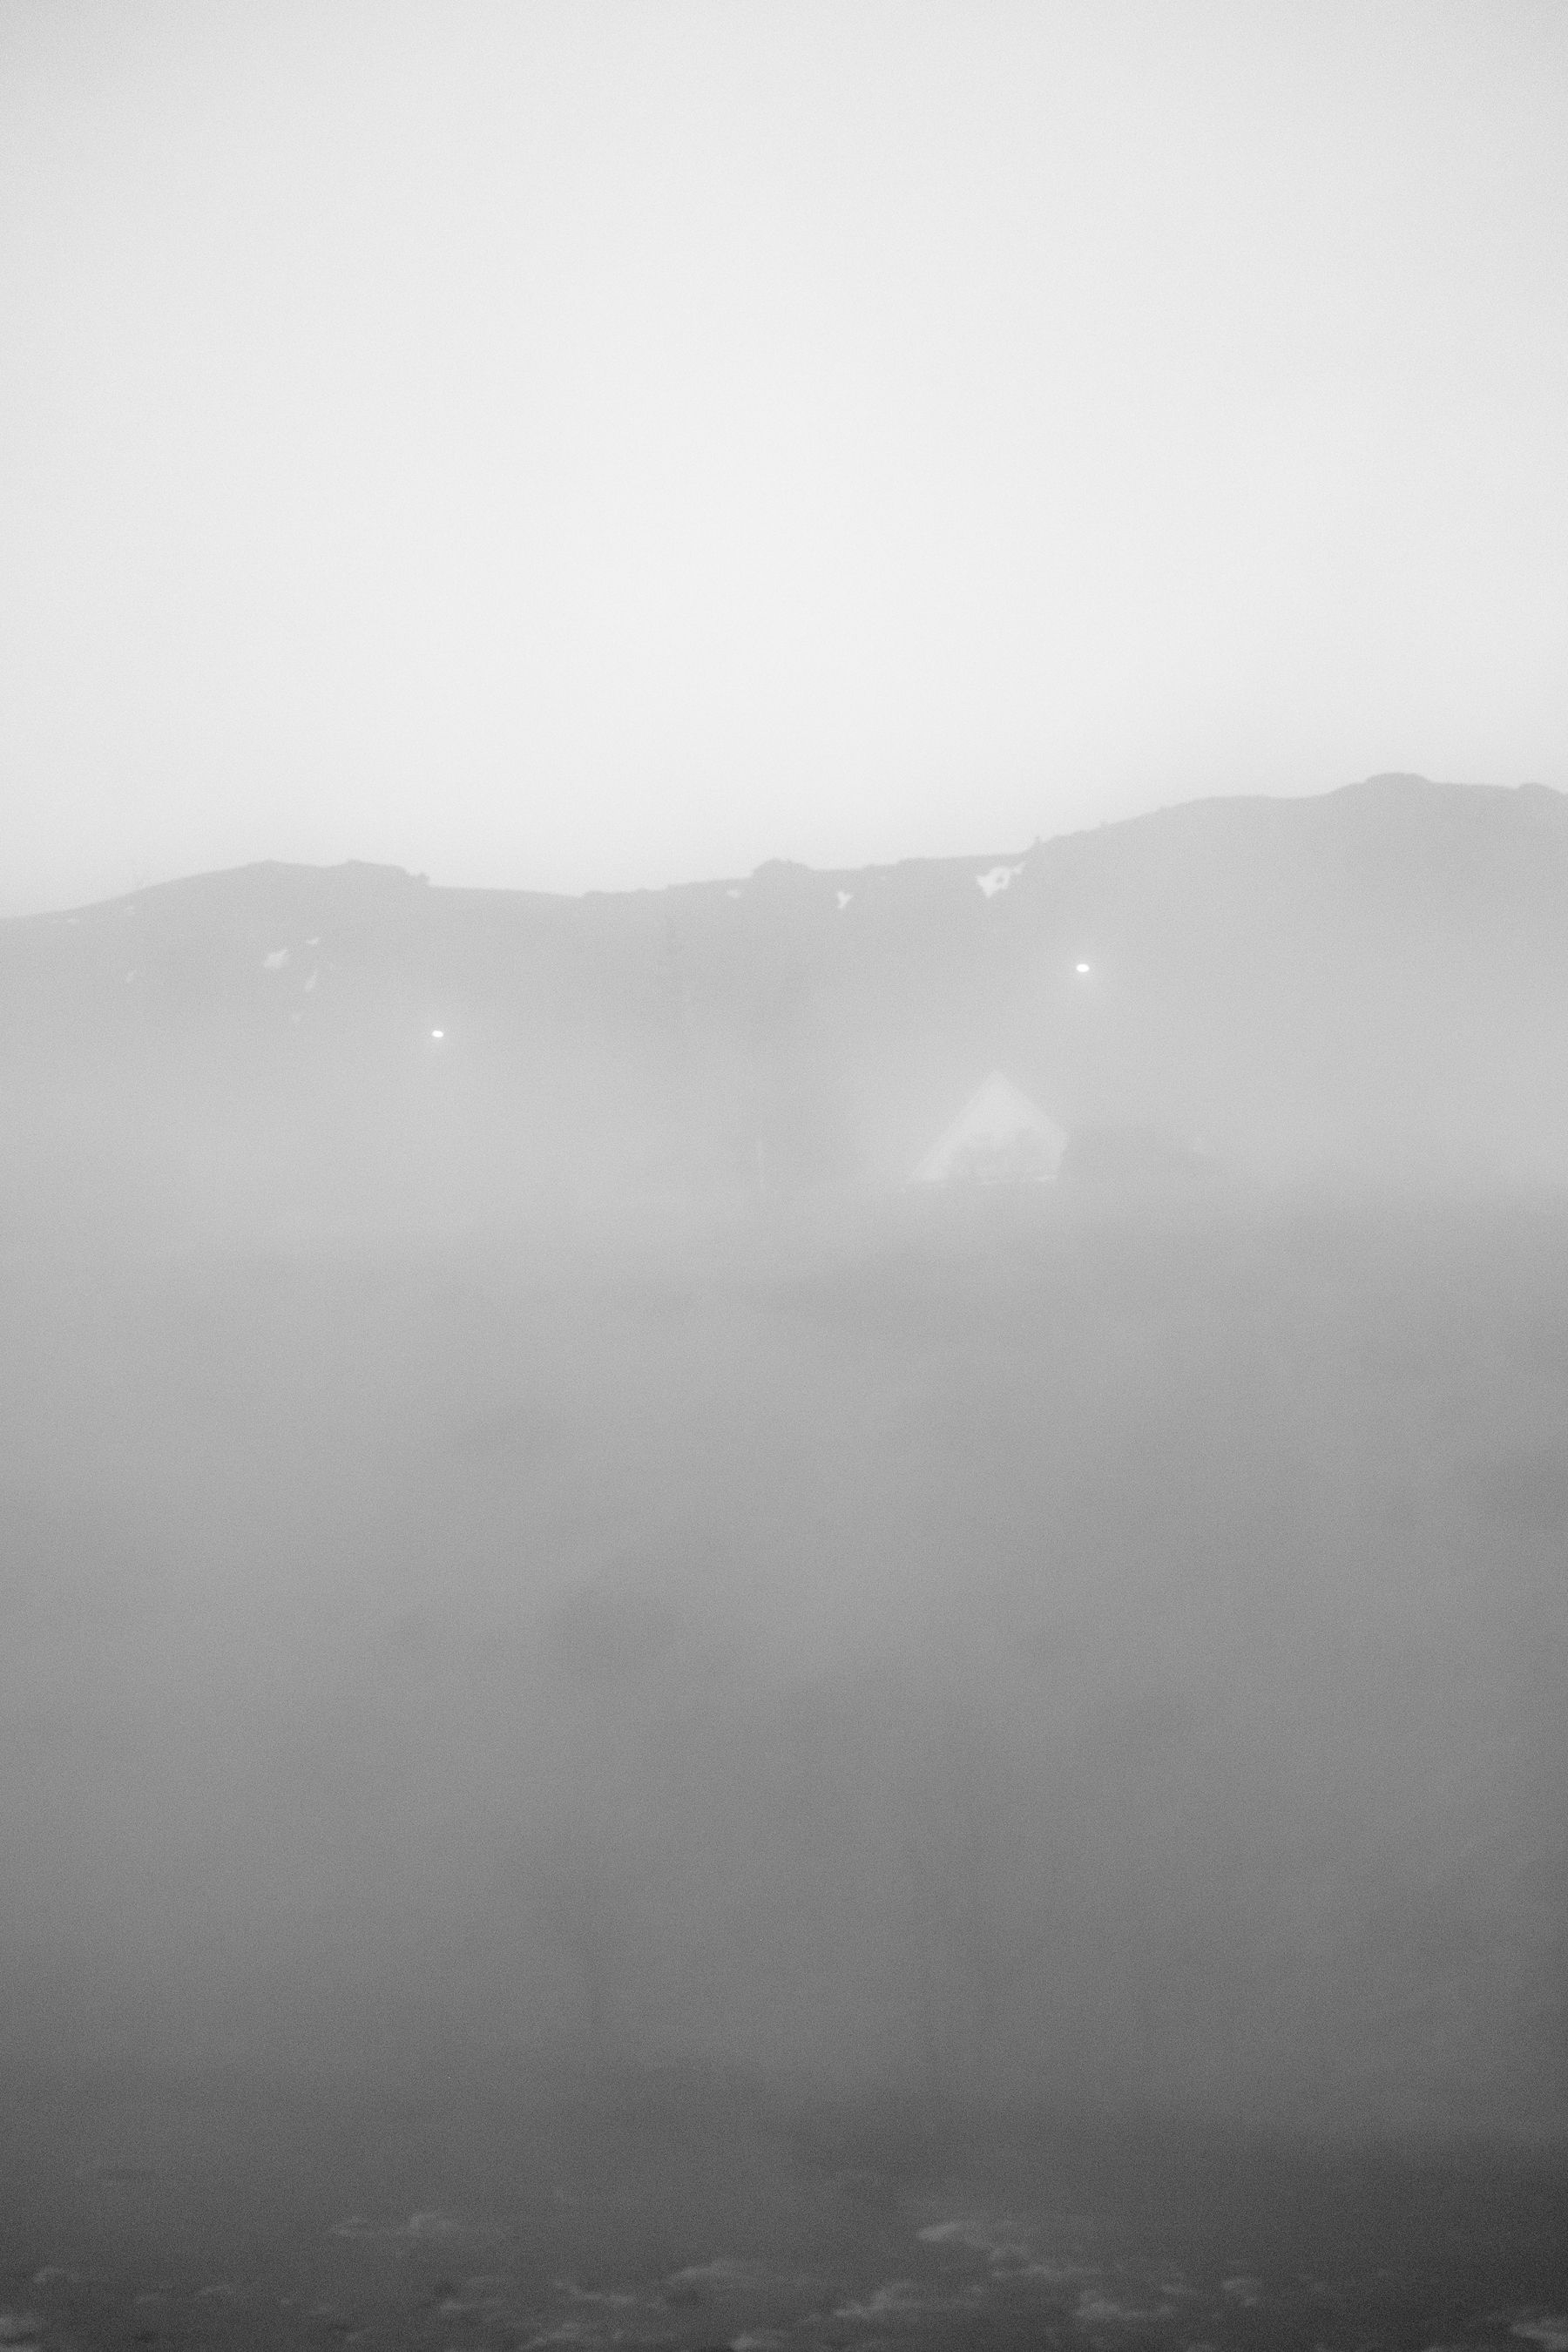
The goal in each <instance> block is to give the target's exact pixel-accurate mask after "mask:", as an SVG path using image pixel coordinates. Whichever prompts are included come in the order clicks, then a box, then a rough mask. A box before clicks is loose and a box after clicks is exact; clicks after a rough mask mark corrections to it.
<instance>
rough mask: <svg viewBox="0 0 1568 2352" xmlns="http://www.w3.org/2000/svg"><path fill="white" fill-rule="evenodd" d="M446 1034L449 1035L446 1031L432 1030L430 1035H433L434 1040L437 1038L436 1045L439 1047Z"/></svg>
mask: <svg viewBox="0 0 1568 2352" xmlns="http://www.w3.org/2000/svg"><path fill="white" fill-rule="evenodd" d="M430 1034H431V1035H432V1037H434V1038H435V1040H436V1043H437V1045H439V1044H440V1042H441V1040H442V1038H443V1037H444V1036H445V1035H446V1034H447V1032H446V1031H445V1030H444V1029H432V1030H431V1032H430Z"/></svg>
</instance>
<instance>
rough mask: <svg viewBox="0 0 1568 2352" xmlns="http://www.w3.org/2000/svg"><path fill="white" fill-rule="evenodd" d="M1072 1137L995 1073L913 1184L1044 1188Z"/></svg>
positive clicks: (939, 1142) (940, 1140)
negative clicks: (1012, 1185) (1040, 1185)
mask: <svg viewBox="0 0 1568 2352" xmlns="http://www.w3.org/2000/svg"><path fill="white" fill-rule="evenodd" d="M1067 1140H1068V1139H1067V1136H1066V1134H1065V1132H1064V1131H1063V1129H1061V1128H1059V1127H1058V1125H1057V1123H1056V1121H1055V1120H1054V1119H1051V1118H1047V1117H1046V1114H1045V1112H1044V1111H1043V1110H1041V1109H1040V1108H1038V1106H1037V1104H1035V1103H1032V1102H1031V1101H1030V1100H1029V1097H1028V1096H1027V1095H1026V1094H1025V1093H1024V1091H1023V1089H1022V1088H1021V1087H1016V1086H1015V1085H1014V1084H1013V1081H1012V1079H1011V1078H1009V1077H1006V1076H1004V1075H1003V1073H1002V1072H1001V1071H1000V1070H993V1072H992V1073H991V1076H989V1077H988V1078H987V1079H986V1081H985V1083H984V1086H983V1087H981V1088H980V1089H979V1091H978V1092H977V1093H976V1094H974V1095H973V1096H972V1097H970V1099H969V1101H968V1102H967V1103H966V1104H965V1106H964V1108H963V1110H962V1111H960V1113H959V1115H958V1117H957V1118H955V1119H954V1120H953V1122H952V1126H951V1127H950V1128H949V1129H948V1130H947V1132H946V1133H945V1135H942V1136H941V1137H939V1138H938V1139H937V1141H936V1142H935V1143H934V1144H933V1145H932V1146H931V1150H929V1151H928V1152H927V1153H926V1156H925V1158H924V1159H923V1160H921V1163H920V1166H919V1167H918V1168H917V1169H916V1170H915V1171H914V1173H913V1175H912V1176H911V1177H910V1183H911V1184H1042V1183H1048V1182H1049V1181H1050V1180H1051V1179H1052V1178H1053V1177H1054V1176H1055V1175H1056V1172H1057V1171H1058V1168H1059V1167H1060V1166H1061V1159H1062V1153H1063V1152H1064V1151H1065V1150H1066V1149H1067Z"/></svg>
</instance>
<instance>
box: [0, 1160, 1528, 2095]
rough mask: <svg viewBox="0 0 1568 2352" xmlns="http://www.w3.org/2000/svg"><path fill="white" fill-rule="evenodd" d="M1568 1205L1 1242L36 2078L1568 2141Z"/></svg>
mask: <svg viewBox="0 0 1568 2352" xmlns="http://www.w3.org/2000/svg"><path fill="white" fill-rule="evenodd" d="M1563 1236H1564V1223H1563V1213H1562V1212H1561V1210H1560V1209H1558V1208H1556V1207H1554V1206H1551V1205H1542V1204H1541V1203H1539V1202H1537V1203H1535V1204H1531V1203H1528V1202H1517V1201H1516V1202H1514V1203H1513V1204H1512V1205H1511V1206H1504V1205H1496V1204H1494V1205H1490V1206H1488V1205H1478V1204H1475V1203H1473V1202H1472V1203H1469V1204H1468V1205H1455V1204H1451V1203H1450V1204H1447V1205H1439V1206H1436V1207H1435V1206H1434V1205H1433V1204H1431V1203H1430V1202H1428V1203H1426V1204H1420V1203H1416V1204H1407V1203H1402V1202H1389V1201H1386V1200H1385V1201H1384V1202H1381V1203H1378V1204H1375V1205H1374V1204H1369V1203H1367V1202H1355V1201H1353V1200H1344V1199H1337V1200H1336V1199H1330V1198H1327V1197H1322V1196H1319V1197H1314V1198H1305V1197H1297V1198H1294V1199H1290V1200H1287V1201H1283V1202H1282V1201H1280V1200H1278V1199H1275V1200H1270V1201H1260V1200H1257V1199H1249V1200H1248V1201H1247V1202H1245V1203H1237V1202H1230V1203H1229V1204H1228V1205H1227V1207H1226V1209H1225V1210H1224V1211H1216V1209H1215V1207H1214V1205H1213V1204H1212V1203H1207V1202H1205V1203H1204V1204H1202V1205H1201V1206H1199V1207H1198V1208H1196V1209H1194V1207H1193V1205H1192V1204H1191V1203H1190V1202H1185V1203H1178V1205H1177V1206H1176V1207H1175V1208H1174V1209H1171V1208H1170V1207H1168V1206H1167V1207H1166V1208H1165V1209H1163V1211H1162V1210H1161V1209H1159V1208H1158V1207H1155V1208H1151V1207H1150V1206H1149V1205H1148V1204H1147V1203H1144V1204H1142V1205H1137V1204H1134V1205H1133V1206H1132V1207H1131V1208H1130V1207H1129V1206H1128V1205H1127V1204H1126V1203H1121V1204H1120V1205H1115V1206H1111V1207H1107V1206H1106V1205H1105V1204H1104V1203H1103V1202H1094V1201H1093V1200H1092V1199H1091V1200H1090V1201H1089V1202H1088V1204H1087V1205H1086V1203H1085V1202H1084V1201H1083V1199H1082V1198H1081V1197H1080V1198H1079V1200H1078V1201H1077V1202H1075V1201H1074V1199H1073V1196H1072V1195H1071V1193H1070V1192H1067V1191H1058V1193H1057V1194H1056V1195H1054V1196H1053V1197H1050V1198H1048V1199H1047V1198H1045V1197H1035V1196H1031V1197H1028V1198H1026V1199H1017V1198H1013V1199H1008V1198H1005V1197H996V1198H985V1197H981V1198H978V1199H971V1200H968V1201H961V1202H952V1201H947V1200H943V1201H939V1202H920V1203H911V1202H909V1201H908V1200H907V1199H906V1200H901V1201H900V1200H894V1201H891V1202H886V1203H882V1204H876V1205H868V1204H867V1203H865V1202H858V1203H854V1204H845V1203H843V1202H840V1203H838V1204H837V1206H825V1205H824V1204H823V1202H821V1201H820V1200H818V1201H816V1202H815V1203H813V1202H805V1203H802V1202H796V1203H795V1204H794V1205H793V1206H790V1205H775V1206H774V1207H773V1209H772V1210H771V1211H770V1210H769V1209H768V1207H767V1206H766V1205H765V1204H758V1203H752V1204H751V1205H750V1206H749V1207H747V1208H746V1209H745V1211H744V1213H741V1212H738V1211H731V1212H728V1213H718V1212H710V1213H708V1214H707V1216H706V1217H698V1216H696V1215H688V1216H687V1217H686V1218H684V1219H679V1220H678V1219H675V1218H673V1217H670V1218H668V1219H667V1220H666V1221H665V1222H664V1223H663V1224H662V1226H661V1225H659V1223H658V1220H650V1219H649V1218H647V1216H646V1215H645V1216H644V1217H643V1218H642V1219H640V1220H638V1221H637V1222H636V1223H634V1222H633V1221H631V1220H629V1219H628V1220H627V1221H626V1223H625V1225H624V1226H623V1227H621V1228H620V1229H616V1228H613V1227H609V1226H607V1225H606V1223H605V1221H604V1215H603V1212H600V1213H598V1214H597V1216H596V1218H595V1223H594V1224H593V1226H592V1229H589V1228H588V1227H586V1226H585V1225H584V1223H583V1222H582V1221H581V1220H580V1221H578V1223H576V1224H575V1225H574V1226H566V1225H559V1226H557V1227H556V1228H555V1229H554V1230H553V1232H552V1234H549V1235H548V1236H536V1237H535V1239H534V1240H533V1242H532V1243H530V1242H528V1241H527V1240H525V1239H522V1238H517V1239H514V1240H513V1241H512V1242H511V1243H510V1244H500V1243H491V1244H486V1245H483V1246H481V1245H479V1244H474V1243H471V1242H470V1243H468V1244H445V1245H441V1244H426V1245H424V1246H416V1245H414V1244H405V1245H404V1246H402V1247H394V1246H392V1245H389V1244H388V1245H383V1246H380V1247H376V1248H362V1249H358V1250H355V1249H353V1248H349V1247H347V1246H338V1247H335V1248H326V1247H316V1248H306V1247H302V1246H301V1247H295V1248H293V1249H291V1250H287V1251H285V1250H281V1249H271V1250H251V1251H248V1252H240V1251H231V1252H229V1253H226V1254H222V1255H219V1254H215V1253H213V1252H211V1251H208V1250H199V1251H188V1252H184V1253H172V1252H169V1251H167V1250H165V1251H163V1253H161V1254H157V1255H153V1254H143V1255H130V1254H127V1253H126V1252H125V1251H124V1250H123V1248H107V1247H106V1248H101V1249H100V1250H98V1251H97V1252H93V1253H89V1254H88V1255H81V1254H80V1253H79V1251H73V1253H72V1255H71V1256H70V1258H69V1259H68V1260H66V1261H64V1262H57V1263H54V1264H52V1265H51V1264H50V1262H49V1261H48V1259H47V1257H44V1258H42V1259H40V1258H39V1257H38V1256H37V1255H35V1254H34V1253H32V1252H28V1253H26V1254H25V1255H24V1254H23V1253H21V1252H19V1251H17V1250H16V1249H15V1248H13V1249H12V1251H11V1252H10V1253H9V1254H8V1255H7V1259H6V1262H5V1316H4V1318H3V1325H0V1328H4V1331H5V1353H4V1360H3V1375H4V1383H5V1386H4V1400H5V1402H4V1410H5V1425H6V1429H7V1433H8V1442H7V1447H6V1464H5V1492H4V1507H5V1543H4V1552H3V1556H4V1559H5V1580H6V1590H5V1610H6V1621H7V1626H8V1634H9V1637H8V1641H7V1644H6V1652H5V1678H6V1691H5V1724H6V1741H7V1756H6V1763H5V1773H4V1776H3V1785H4V1791H5V1794H4V1807H5V1814H4V1838H5V1853H6V1877H7V1885H8V1886H9V1888H10V1889H11V1899H10V1901H9V1903H8V1906H7V1928H6V1936H7V1943H8V1947H9V1948H8V1950H7V1954H6V1967H5V1983H6V1988H7V1990H6V1993H5V2002H4V2015H3V2025H4V2031H5V2038H6V2042H7V2045H8V2046H9V2048H10V2049H11V2050H12V2051H13V2053H16V2052H30V2053H34V2054H36V2053H37V2052H38V2051H40V2050H42V2049H45V2048H47V2049H49V2050H52V2051H54V2052H55V2053H58V2054H64V2053H77V2054H78V2055H79V2054H80V2053H82V2052H84V2051H87V2052H92V2053H98V2054H100V2055H103V2054H109V2053H115V2054H118V2055H120V2056H121V2057H123V2056H125V2055H128V2054H140V2055H142V2056H143V2057H145V2056H148V2055H150V2054H154V2053H162V2054H163V2055H164V2056H168V2055H172V2054H175V2053H180V2054H183V2055H184V2056H185V2057H187V2058H188V2057H190V2056H191V2055H193V2054H196V2055H200V2056H202V2057H204V2058H208V2059H212V2058H217V2057H227V2058H233V2057H235V2056H237V2055H244V2056H248V2057H250V2058H253V2059H254V2058H256V2057H258V2055H269V2056H270V2057H271V2058H272V2059H274V2060H275V2061H276V2060H279V2059H280V2058H285V2057H286V2058H288V2059H289V2061H290V2063H296V2064H297V2063H300V2062H301V2061H308V2062H313V2063H317V2064H321V2063H327V2061H328V2060H329V2058H331V2059H332V2060H333V2061H334V2063H339V2062H341V2061H342V2059H343V2058H344V2056H345V2055H346V2054H350V2053H352V2054H353V2056H354V2057H355V2058H356V2060H357V2061H358V2062H360V2063H365V2064H370V2065H372V2066H373V2067H374V2068H375V2069H380V2070H385V2069H388V2068H391V2069H392V2070H394V2071H395V2070H396V2069H397V2068H398V2067H400V2066H409V2065H413V2064H414V2063H416V2061H418V2060H419V2059H421V2058H426V2057H428V2056H429V2055H430V2053H432V2052H440V2051H442V2050H445V2049H464V2050H467V2051H468V2052H469V2053H492V2054H493V2053H519V2052H525V2053H526V2052H531V2053H536V2054H544V2055H553V2056H560V2055H562V2054H563V2053H575V2054H576V2055H577V2056H579V2057H581V2058H583V2059H584V2061H591V2062H592V2063H595V2064H596V2065H599V2066H608V2065H611V2064H614V2063H626V2062H637V2063H647V2062H649V2061H653V2060H658V2059H668V2058H671V2057H676V2056H684V2057H689V2058H690V2057H704V2058H708V2059H715V2058H722V2059H724V2060H727V2061H734V2062H739V2063H743V2064H745V2065H746V2066H749V2067H756V2068H761V2069H763V2070H764V2071H766V2070H772V2071H773V2072H774V2073H782V2074H784V2075H786V2076H789V2077H792V2078H795V2077H803V2076H804V2077H806V2078H810V2079H815V2080H816V2081H817V2082H819V2083H820V2084H824V2085H826V2084H838V2085H843V2084H845V2083H846V2082H857V2081H858V2082H862V2083H867V2084H896V2085H901V2086H904V2087H906V2088H915V2089H923V2090H924V2091H926V2092H928V2093H930V2094H931V2095H937V2096H940V2097H943V2098H952V2097H962V2098H965V2099H973V2100H979V2101H982V2102H984V2101H987V2100H989V2101H996V2100H1004V2099H1016V2098H1017V2097H1019V2096H1025V2095H1055V2096H1057V2097H1063V2096H1067V2097H1071V2098H1073V2099H1076V2100H1079V2101H1082V2100H1089V2101H1090V2102H1109V2103H1111V2105H1119V2106H1134V2107H1141V2108H1145V2107H1152V2108H1156V2109H1158V2108H1174V2109H1176V2110H1178V2111H1185V2112H1210V2113H1219V2114H1226V2115H1233V2116H1236V2115H1242V2116H1269V2117H1272V2118H1276V2119H1279V2118H1289V2119H1294V2120H1298V2121H1300V2120H1310V2121H1313V2122H1315V2123H1318V2124H1320V2125H1333V2126H1341V2127H1343V2126H1348V2125H1361V2126H1364V2125H1365V2124H1366V2123H1367V2122H1368V2121H1369V2120H1370V2121H1377V2122H1382V2123H1384V2124H1386V2123H1389V2122H1399V2123H1405V2124H1408V2123H1411V2122H1413V2121H1419V2122H1424V2123H1426V2124H1427V2125H1442V2126H1447V2127H1456V2126H1476V2125H1477V2124H1482V2123H1484V2124H1488V2125H1491V2126H1498V2125H1508V2126H1514V2127H1521V2126H1528V2127H1531V2128H1534V2129H1539V2128H1541V2127H1542V2126H1548V2125H1560V2123H1561V2120H1562V2116H1563V2101H1564V2096H1565V2095H1568V2074H1565V2064H1568V2043H1565V2040H1564V2032H1563V2010H1562V1986H1563V1957H1564V1954H1563V1916H1564V1914H1563V1896H1564V1893H1565V1892H1568V1889H1565V1886H1564V1870H1565V1867H1568V1849H1565V1846H1564V1841H1563V1822H1564V1820H1565V1819H1568V1802H1565V1801H1568V1780H1565V1773H1568V1740H1565V1735H1564V1729H1563V1716H1562V1708H1561V1705H1560V1696H1561V1677H1562V1669H1563V1642H1564V1636H1565V1633H1568V1628H1565V1626H1564V1621H1563V1593H1562V1581H1561V1557H1562V1539H1563V1526H1564V1515H1565V1513H1568V1454H1565V1453H1564V1451H1563V1438H1562V1432H1563V1426H1564V1414H1563V1406H1564V1394H1563V1391H1564V1386H1565V1384H1568V1288H1565V1286H1564V1282H1563V1274H1562V1267H1563V1263H1564V1258H1563Z"/></svg>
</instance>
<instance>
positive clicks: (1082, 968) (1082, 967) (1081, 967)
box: [1073, 963, 1089, 971]
mask: <svg viewBox="0 0 1568 2352" xmlns="http://www.w3.org/2000/svg"><path fill="white" fill-rule="evenodd" d="M1073 970H1074V971H1088V970H1089V966H1088V964H1086V963H1075V964H1074V966H1073Z"/></svg>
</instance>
